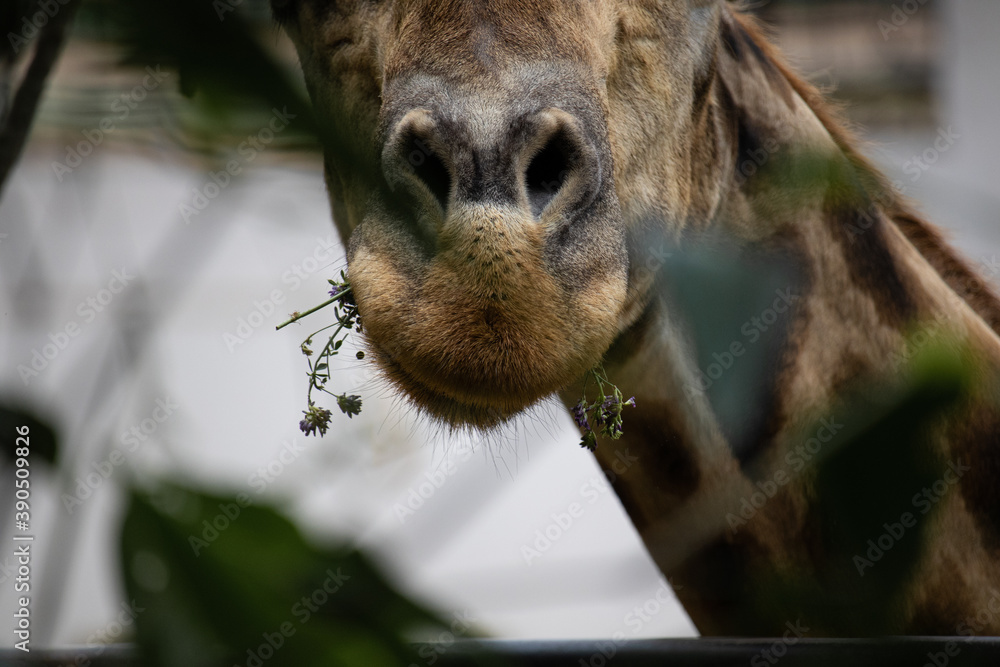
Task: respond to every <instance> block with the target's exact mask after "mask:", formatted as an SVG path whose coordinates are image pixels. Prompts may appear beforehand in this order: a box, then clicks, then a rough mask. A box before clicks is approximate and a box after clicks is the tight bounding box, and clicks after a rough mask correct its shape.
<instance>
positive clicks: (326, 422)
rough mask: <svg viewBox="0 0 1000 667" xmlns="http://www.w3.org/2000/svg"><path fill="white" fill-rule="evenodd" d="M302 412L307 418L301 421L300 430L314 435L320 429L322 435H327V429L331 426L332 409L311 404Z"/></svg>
mask: <svg viewBox="0 0 1000 667" xmlns="http://www.w3.org/2000/svg"><path fill="white" fill-rule="evenodd" d="M302 414H304V415H305V418H304V419H303V420H302V421H300V422H299V430H301V431H302V432H303V433H305V434H306V435H313V434H315V433H316V432H317V431H319V434H320V435H326V430H327V429H328V428H329V427H330V417H331V416H332V415H331V414H330V411H329V410H327V409H325V408H318V407H316V406H315V405H310V406H309V409H308V410H304V411H303V412H302Z"/></svg>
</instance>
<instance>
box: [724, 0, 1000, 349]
mask: <svg viewBox="0 0 1000 667" xmlns="http://www.w3.org/2000/svg"><path fill="white" fill-rule="evenodd" d="M733 9H734V11H733V12H732V14H733V18H734V19H735V21H736V23H737V25H738V26H739V27H740V28H741V29H742V30H743V31H744V32H745V33H746V35H747V36H748V37H749V39H750V40H752V42H753V43H754V44H755V45H756V46H757V47H758V48H759V49H760V51H761V52H762V53H763V54H764V55H765V57H766V58H767V59H768V60H769V61H770V63H771V64H772V65H773V66H774V67H775V68H776V69H777V70H778V72H779V73H780V74H781V76H782V77H784V79H785V80H786V81H787V82H788V84H789V85H790V86H791V87H792V89H793V90H794V91H795V92H796V93H797V94H798V95H799V96H800V97H801V98H802V99H803V101H805V103H806V104H807V105H808V106H809V107H810V108H811V109H812V111H813V113H814V114H816V118H817V119H818V120H819V121H820V123H822V125H823V127H824V128H825V129H826V131H827V132H828V133H829V134H830V136H831V138H832V139H833V141H834V142H835V143H836V144H837V146H838V148H840V150H841V151H842V152H843V154H844V156H845V157H846V158H847V159H848V160H849V161H850V163H851V164H852V165H853V167H854V169H855V171H856V172H857V174H858V176H859V178H860V180H861V182H862V183H863V184H864V187H865V189H866V190H867V193H868V195H869V197H871V199H872V201H875V202H877V203H878V204H879V205H880V207H881V209H882V211H883V212H884V213H885V215H886V217H887V218H888V219H889V220H891V221H892V222H893V223H895V225H896V226H897V227H898V228H899V230H900V231H901V232H902V233H903V235H904V236H906V238H907V240H909V242H910V243H911V244H912V245H913V246H914V248H916V250H917V251H918V252H919V253H920V254H921V255H922V256H923V257H924V259H926V260H927V262H928V264H930V265H931V267H932V268H933V269H934V270H935V271H937V273H938V274H939V275H940V276H941V278H942V279H943V280H944V281H945V282H946V283H947V285H948V286H949V287H950V288H951V289H952V290H953V291H954V292H955V293H956V294H957V295H958V296H959V297H960V298H962V299H963V300H964V301H965V302H966V303H967V304H968V305H969V306H970V307H971V308H972V310H973V311H975V312H976V313H977V314H978V315H979V316H980V317H981V318H982V319H983V321H984V322H986V324H987V325H989V327H990V328H991V329H992V330H993V331H994V332H995V333H996V334H998V335H1000V297H998V296H997V294H996V292H995V291H994V288H993V287H992V286H991V285H989V284H988V283H987V281H986V280H984V279H983V278H982V277H981V276H980V275H979V274H978V273H977V272H976V270H975V269H974V268H972V266H970V265H969V263H968V261H966V260H965V259H964V258H963V257H961V255H960V254H959V253H958V251H956V250H955V249H954V248H952V247H951V246H950V245H949V244H948V242H947V240H946V238H945V236H944V234H943V233H942V232H941V230H940V229H938V228H937V227H936V226H934V225H933V224H931V223H929V222H927V221H926V220H924V219H923V218H922V217H921V216H920V215H919V214H918V213H917V212H916V211H915V207H914V205H913V203H912V202H910V201H908V200H907V198H905V197H904V196H903V195H901V194H900V193H898V192H897V191H896V190H895V189H894V188H893V186H892V184H891V183H890V182H889V180H888V179H887V178H886V177H885V175H884V174H882V172H881V171H879V169H878V168H877V167H875V165H874V164H872V162H871V161H870V160H869V159H868V158H867V157H865V156H864V155H862V154H861V152H860V150H859V148H858V147H859V146H860V145H862V144H863V141H862V140H860V139H859V138H858V137H857V134H856V133H855V131H854V130H853V128H852V127H851V125H850V122H849V121H848V120H847V119H846V118H845V117H844V115H843V112H842V111H841V109H840V107H838V105H836V104H835V103H833V102H831V101H830V100H829V99H827V98H826V97H825V96H824V95H823V94H822V93H821V92H820V91H819V90H818V89H817V88H816V86H814V85H813V84H811V83H809V82H808V81H806V80H805V79H804V78H802V76H800V75H799V74H798V73H796V72H795V71H794V70H793V69H792V67H791V66H790V65H789V64H788V62H787V61H786V59H785V57H784V56H783V55H782V54H781V53H780V52H779V50H778V49H777V48H776V47H775V46H774V45H773V44H772V43H771V41H770V40H769V39H768V38H767V35H766V32H765V28H764V26H763V25H762V24H761V22H760V21H759V20H758V19H757V18H755V17H753V16H751V15H749V14H747V13H746V12H745V11H743V10H741V9H739V8H736V7H733Z"/></svg>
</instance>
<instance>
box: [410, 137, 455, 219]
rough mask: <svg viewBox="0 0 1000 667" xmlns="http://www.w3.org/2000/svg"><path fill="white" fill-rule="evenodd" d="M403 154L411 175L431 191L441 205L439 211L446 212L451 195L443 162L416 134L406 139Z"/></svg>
mask: <svg viewBox="0 0 1000 667" xmlns="http://www.w3.org/2000/svg"><path fill="white" fill-rule="evenodd" d="M404 154H405V155H406V160H407V162H408V163H409V164H410V166H411V167H412V168H413V173H414V174H415V175H416V176H417V178H419V179H420V180H421V181H422V182H423V184H424V185H426V186H427V188H428V189H429V190H430V191H431V194H433V195H434V198H435V199H437V201H438V203H439V204H441V209H442V210H447V209H448V198H449V196H450V195H451V173H450V172H449V171H448V168H447V167H446V166H445V164H444V161H442V160H441V158H440V157H438V155H437V154H436V153H435V152H434V150H433V149H432V148H431V147H430V145H429V144H428V143H427V141H425V140H424V139H421V138H420V137H419V136H417V135H416V134H411V135H410V137H409V138H408V139H407V141H406V143H405V146H404Z"/></svg>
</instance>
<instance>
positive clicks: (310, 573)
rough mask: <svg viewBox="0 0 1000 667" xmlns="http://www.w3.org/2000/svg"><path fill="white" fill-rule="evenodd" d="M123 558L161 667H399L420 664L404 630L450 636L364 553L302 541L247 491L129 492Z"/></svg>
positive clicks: (147, 644)
mask: <svg viewBox="0 0 1000 667" xmlns="http://www.w3.org/2000/svg"><path fill="white" fill-rule="evenodd" d="M122 561H123V563H124V565H125V567H124V575H125V585H126V589H127V591H128V597H129V599H130V600H132V601H134V603H135V606H136V608H137V613H136V626H137V629H138V642H139V645H140V646H141V647H142V649H143V651H144V654H145V656H146V659H147V660H149V661H150V663H149V664H152V665H158V666H159V667H199V666H205V667H208V666H210V665H212V666H214V665H223V664H225V665H233V664H238V665H252V664H261V663H266V664H269V665H295V666H298V667H309V666H311V665H315V666H316V667H321V666H322V667H332V666H334V665H351V666H358V667H360V666H363V665H364V666H366V665H380V666H383V665H384V666H386V667H391V666H392V665H408V664H410V663H411V662H422V661H423V659H422V658H420V657H419V656H418V654H417V650H418V649H417V648H416V647H415V646H414V645H413V644H412V643H411V642H412V641H413V639H414V637H415V634H414V633H419V634H425V633H428V632H430V633H433V636H435V637H437V636H440V635H441V633H447V632H448V631H449V630H448V626H447V624H445V623H444V622H443V621H441V620H439V619H438V618H437V617H436V616H435V615H434V614H433V613H431V612H429V611H427V610H426V609H424V608H422V607H420V606H419V605H417V604H415V603H413V602H411V601H409V600H408V599H407V598H405V597H404V596H403V595H401V594H400V593H398V592H397V591H396V590H395V589H394V588H393V587H392V585H391V584H390V583H389V582H387V581H386V579H385V578H384V577H383V576H382V574H381V573H380V572H379V570H378V569H377V568H376V567H375V566H374V565H373V564H372V563H371V562H370V561H369V560H368V558H366V557H365V556H364V555H362V554H361V553H359V552H357V551H351V550H345V549H341V548H329V547H318V546H315V545H313V544H311V543H310V542H309V541H307V540H306V539H305V538H303V536H302V535H301V534H300V533H299V531H298V530H297V529H296V528H295V527H294V526H293V525H292V524H291V523H290V522H289V521H288V520H287V519H285V518H283V517H282V516H281V515H279V514H278V513H277V512H275V511H274V510H272V509H269V508H266V507H261V506H255V505H253V504H251V500H250V498H249V497H248V496H246V495H237V496H234V497H222V496H215V495H209V494H205V493H199V492H196V491H193V490H191V489H187V488H184V487H181V486H173V485H168V486H163V487H161V488H160V489H158V490H157V491H156V493H154V494H148V493H144V492H140V491H135V490H134V491H133V492H132V493H131V497H130V501H129V508H128V512H127V514H126V517H125V522H124V526H123V530H122ZM484 659H485V658H484Z"/></svg>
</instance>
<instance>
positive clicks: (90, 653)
mask: <svg viewBox="0 0 1000 667" xmlns="http://www.w3.org/2000/svg"><path fill="white" fill-rule="evenodd" d="M484 649H486V650H487V651H489V652H491V653H493V654H494V655H497V656H499V657H500V660H501V662H507V663H509V664H512V665H518V666H524V667H605V666H608V667H610V666H612V665H613V666H615V667H618V666H621V667H638V666H643V667H644V666H647V665H658V666H659V665H666V666H669V665H679V666H683V667H723V666H725V667H729V666H731V665H749V666H750V667H757V666H758V665H759V666H765V665H767V666H771V665H779V664H780V665H781V667H797V666H808V667H833V666H837V667H868V666H871V667H896V666H897V665H898V666H899V667H922V666H923V665H928V664H929V665H933V666H935V667H946V666H947V667H955V666H962V667H980V666H981V667H994V666H996V665H1000V638H998V637H976V638H965V637H891V638H886V639H808V638H803V639H796V638H794V637H792V638H789V639H783V638H780V637H779V638H776V639H735V638H732V639H716V638H700V639H634V640H614V639H604V640H600V639H595V640H573V641H510V640H483V641H473V640H462V641H457V642H454V643H452V644H443V643H427V644H419V645H418V653H419V654H420V655H421V656H422V657H424V658H425V660H424V662H423V663H422V664H435V665H441V666H443V667H459V666H462V667H464V666H465V665H477V664H479V660H478V659H477V658H479V657H481V656H482V655H483V650H484ZM504 659H506V660H504ZM88 661H89V662H88ZM77 664H88V665H90V666H91V667H144V666H145V665H146V664H147V663H145V662H144V661H143V660H142V659H141V657H140V655H139V652H138V650H137V649H136V648H135V647H134V646H130V645H115V646H107V647H98V648H80V649H73V648H67V649H61V650H50V651H32V652H31V653H30V654H25V653H23V652H21V651H17V650H13V649H2V650H0V667H8V666H9V667H16V666H22V665H23V666H29V665H30V666H39V665H46V666H50V667H63V666H65V665H77ZM418 664H421V663H418ZM373 667H374V666H373Z"/></svg>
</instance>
